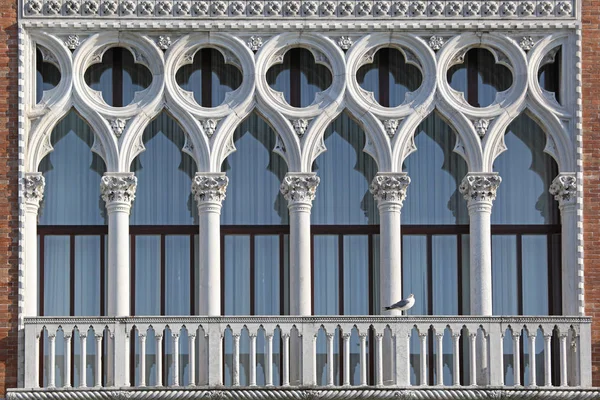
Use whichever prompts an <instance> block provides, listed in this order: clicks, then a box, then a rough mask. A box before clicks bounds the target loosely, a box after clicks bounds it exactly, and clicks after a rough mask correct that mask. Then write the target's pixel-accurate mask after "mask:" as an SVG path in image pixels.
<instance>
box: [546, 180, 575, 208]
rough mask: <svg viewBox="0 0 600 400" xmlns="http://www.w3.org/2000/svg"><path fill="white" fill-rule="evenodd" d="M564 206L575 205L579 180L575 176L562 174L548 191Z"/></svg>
mask: <svg viewBox="0 0 600 400" xmlns="http://www.w3.org/2000/svg"><path fill="white" fill-rule="evenodd" d="M548 191H549V192H550V194H551V195H553V196H554V198H555V199H556V200H557V201H558V203H559V204H560V205H561V206H562V205H564V204H566V203H573V204H575V200H576V199H577V178H576V177H575V174H560V175H558V176H557V177H556V178H554V180H553V181H552V184H551V185H550V188H549V190H548Z"/></svg>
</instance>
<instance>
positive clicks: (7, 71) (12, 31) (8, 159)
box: [0, 0, 19, 397]
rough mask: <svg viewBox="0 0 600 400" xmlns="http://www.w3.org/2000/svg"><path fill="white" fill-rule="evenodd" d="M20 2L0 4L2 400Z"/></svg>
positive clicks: (11, 270) (13, 255)
mask: <svg viewBox="0 0 600 400" xmlns="http://www.w3.org/2000/svg"><path fill="white" fill-rule="evenodd" d="M16 11H17V1H16V0H0V193H1V194H2V195H0V397H5V393H6V388H11V387H16V386H17V315H18V286H19V285H18V259H17V257H18V242H17V238H18V231H17V229H18V215H19V209H18V199H17V196H18V187H17V186H18V178H17V169H18V162H17V159H18V143H17V140H18V132H17V127H18V121H17V113H18V109H17V105H18V88H17V78H18V77H17V67H18V62H17V12H16Z"/></svg>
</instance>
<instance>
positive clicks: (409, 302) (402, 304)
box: [383, 293, 415, 311]
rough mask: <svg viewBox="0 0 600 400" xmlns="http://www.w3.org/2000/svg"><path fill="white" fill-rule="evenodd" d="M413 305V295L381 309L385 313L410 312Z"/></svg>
mask: <svg viewBox="0 0 600 400" xmlns="http://www.w3.org/2000/svg"><path fill="white" fill-rule="evenodd" d="M414 305H415V295H414V294H412V293H411V294H410V296H408V298H406V299H404V300H400V301H399V302H397V303H394V304H392V305H391V306H389V307H384V308H383V309H384V310H386V311H389V310H400V311H407V310H410V309H411V308H412V306H414Z"/></svg>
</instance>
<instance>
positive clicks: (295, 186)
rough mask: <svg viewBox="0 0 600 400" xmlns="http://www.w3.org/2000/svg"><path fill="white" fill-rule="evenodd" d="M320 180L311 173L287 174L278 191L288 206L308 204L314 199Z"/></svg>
mask: <svg viewBox="0 0 600 400" xmlns="http://www.w3.org/2000/svg"><path fill="white" fill-rule="evenodd" d="M320 181H321V179H320V178H319V177H318V176H317V175H316V174H312V173H307V174H289V173H288V174H287V175H286V176H285V177H284V178H283V181H282V182H281V186H280V188H279V189H280V190H281V194H283V197H285V199H286V200H287V201H288V203H289V204H293V203H310V202H312V201H313V200H314V199H315V193H316V191H317V186H319V182H320Z"/></svg>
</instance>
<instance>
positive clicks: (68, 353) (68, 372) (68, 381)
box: [63, 331, 71, 388]
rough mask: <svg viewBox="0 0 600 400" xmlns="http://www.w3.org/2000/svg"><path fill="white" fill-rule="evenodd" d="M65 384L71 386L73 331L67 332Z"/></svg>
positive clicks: (67, 386)
mask: <svg viewBox="0 0 600 400" xmlns="http://www.w3.org/2000/svg"><path fill="white" fill-rule="evenodd" d="M64 371H65V373H64V378H63V381H64V382H63V386H64V387H66V388H69V387H71V332H70V331H69V332H65V367H64Z"/></svg>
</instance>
